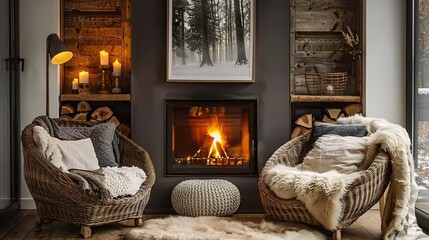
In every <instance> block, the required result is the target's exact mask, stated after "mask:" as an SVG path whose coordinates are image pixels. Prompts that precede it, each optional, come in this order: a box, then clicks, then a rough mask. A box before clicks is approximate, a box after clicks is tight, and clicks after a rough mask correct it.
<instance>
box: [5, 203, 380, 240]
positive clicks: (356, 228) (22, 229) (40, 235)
mask: <svg viewBox="0 0 429 240" xmlns="http://www.w3.org/2000/svg"><path fill="white" fill-rule="evenodd" d="M165 216H166V215H148V216H146V217H145V219H149V218H159V217H165ZM234 216H235V217H237V218H238V219H243V220H246V221H247V220H249V219H253V220H254V221H260V220H261V219H262V218H263V215H262V214H236V215H234ZM17 218H19V219H18V222H17V223H16V224H15V225H14V226H10V229H9V230H8V231H5V232H3V233H1V232H0V239H13V240H19V239H67V240H69V239H82V238H81V236H80V234H79V232H80V227H79V226H75V225H70V224H66V223H63V222H58V221H51V222H48V223H46V224H44V225H43V230H42V232H36V231H34V226H35V222H36V221H37V219H38V218H37V214H36V211H35V210H23V211H21V213H20V214H19V216H17ZM132 228H134V220H125V221H121V222H118V223H112V224H108V225H104V226H100V227H93V228H91V229H92V236H91V238H88V239H96V240H116V239H124V236H125V234H126V233H127V232H128V231H130V230H131V229H132ZM380 238H381V231H380V215H379V210H370V211H368V212H367V213H366V214H365V215H363V216H362V217H360V218H359V219H358V220H357V221H356V222H355V223H354V224H352V225H351V226H349V227H348V228H346V229H343V231H342V239H347V240H372V239H380Z"/></svg>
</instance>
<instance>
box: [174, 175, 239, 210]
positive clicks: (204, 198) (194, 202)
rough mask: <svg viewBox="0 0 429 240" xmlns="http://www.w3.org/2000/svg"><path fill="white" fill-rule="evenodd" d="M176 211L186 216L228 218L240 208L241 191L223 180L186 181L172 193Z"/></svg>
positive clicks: (178, 185)
mask: <svg viewBox="0 0 429 240" xmlns="http://www.w3.org/2000/svg"><path fill="white" fill-rule="evenodd" d="M171 203H172V205H173V208H174V210H176V212H177V213H178V214H180V215H186V216H192V217H196V216H219V217H221V216H227V215H231V214H233V213H234V212H235V211H237V209H238V207H239V206H240V191H239V190H238V188H237V187H236V186H235V185H234V184H232V183H231V182H228V181H226V180H223V179H209V180H185V181H183V182H181V183H179V184H177V185H176V186H175V187H174V189H173V191H172V192H171Z"/></svg>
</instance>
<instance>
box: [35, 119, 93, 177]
mask: <svg viewBox="0 0 429 240" xmlns="http://www.w3.org/2000/svg"><path fill="white" fill-rule="evenodd" d="M33 140H34V142H35V143H36V145H37V147H38V148H39V151H40V152H41V153H42V154H43V155H44V156H45V157H46V158H47V159H48V160H49V161H50V162H51V163H52V164H53V165H54V166H56V167H58V168H60V169H61V170H62V171H63V172H67V171H68V170H69V169H72V168H75V169H83V170H96V169H99V168H100V167H99V166H98V159H97V156H96V155H95V150H94V146H93V145H92V141H91V139H90V138H85V139H81V140H77V141H65V140H60V139H58V138H54V137H51V136H50V135H49V133H48V132H47V131H46V130H45V129H44V128H43V127H40V126H35V127H34V128H33Z"/></svg>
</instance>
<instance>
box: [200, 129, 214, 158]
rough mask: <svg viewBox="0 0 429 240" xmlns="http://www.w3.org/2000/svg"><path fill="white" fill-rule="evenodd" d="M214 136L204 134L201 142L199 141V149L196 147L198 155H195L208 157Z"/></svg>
mask: <svg viewBox="0 0 429 240" xmlns="http://www.w3.org/2000/svg"><path fill="white" fill-rule="evenodd" d="M214 139H215V138H214V137H212V136H210V135H208V134H206V135H204V138H203V142H202V143H201V146H200V149H198V153H199V155H198V156H197V157H206V158H208V157H210V156H209V155H210V149H211V147H212V145H213V141H214Z"/></svg>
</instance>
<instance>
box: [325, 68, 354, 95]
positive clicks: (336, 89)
mask: <svg viewBox="0 0 429 240" xmlns="http://www.w3.org/2000/svg"><path fill="white" fill-rule="evenodd" d="M346 82H347V73H346V72H336V73H320V89H321V92H320V94H321V95H344V92H345V90H346Z"/></svg>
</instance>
